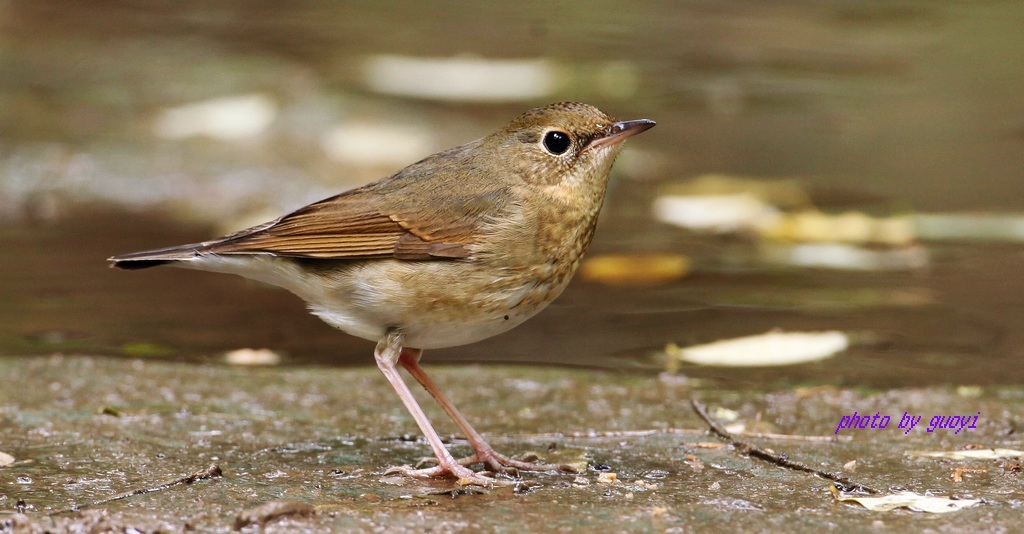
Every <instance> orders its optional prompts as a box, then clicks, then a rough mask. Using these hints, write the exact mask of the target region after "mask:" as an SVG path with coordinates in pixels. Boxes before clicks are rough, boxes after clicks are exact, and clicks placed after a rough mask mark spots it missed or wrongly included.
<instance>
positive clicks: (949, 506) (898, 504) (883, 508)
mask: <svg viewBox="0 0 1024 534" xmlns="http://www.w3.org/2000/svg"><path fill="white" fill-rule="evenodd" d="M830 488H831V490H832V495H833V496H835V498H836V500H838V501H843V502H850V501H852V502H855V503H857V504H859V505H861V506H863V507H864V508H867V509H868V510H872V511H875V512H888V511H891V510H895V509H897V508H907V509H909V510H912V511H915V512H927V513H931V514H944V513H948V512H956V511H959V510H963V509H964V508H970V507H971V506H974V505H975V504H978V503H980V502H981V500H980V499H950V498H947V497H931V496H928V495H920V494H917V493H914V492H912V491H902V492H900V493H896V494H893V495H886V496H884V497H854V496H851V495H847V494H844V493H842V492H840V491H839V490H837V489H835V487H830Z"/></svg>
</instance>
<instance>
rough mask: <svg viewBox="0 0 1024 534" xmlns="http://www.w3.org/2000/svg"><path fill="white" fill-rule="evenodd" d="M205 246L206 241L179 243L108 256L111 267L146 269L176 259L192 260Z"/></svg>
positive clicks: (172, 261)
mask: <svg viewBox="0 0 1024 534" xmlns="http://www.w3.org/2000/svg"><path fill="white" fill-rule="evenodd" d="M203 248H204V243H193V244H190V245H179V246H176V247H167V248H158V249H153V250H143V251H141V252H132V253H129V254H121V255H118V256H113V257H110V258H107V261H109V262H110V266H111V267H117V268H118V269H128V270H132V269H146V268H148V267H156V266H157V265H166V264H168V263H174V262H176V261H182V260H190V259H192V258H195V257H196V255H198V253H199V251H200V250H201V249H203Z"/></svg>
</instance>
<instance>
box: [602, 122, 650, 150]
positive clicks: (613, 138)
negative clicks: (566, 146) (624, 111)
mask: <svg viewBox="0 0 1024 534" xmlns="http://www.w3.org/2000/svg"><path fill="white" fill-rule="evenodd" d="M655 124H657V123H656V122H654V121H652V120H650V119H639V120H635V121H620V122H616V123H615V124H613V125H611V126H610V127H609V128H608V130H606V131H605V134H604V137H598V138H597V139H594V140H593V141H591V142H590V146H591V147H594V148H599V147H602V146H606V145H617V144H619V143H621V142H623V141H625V140H626V139H629V138H630V137H633V136H634V135H636V134H638V133H643V132H646V131H647V130H650V129H651V128H654V125H655Z"/></svg>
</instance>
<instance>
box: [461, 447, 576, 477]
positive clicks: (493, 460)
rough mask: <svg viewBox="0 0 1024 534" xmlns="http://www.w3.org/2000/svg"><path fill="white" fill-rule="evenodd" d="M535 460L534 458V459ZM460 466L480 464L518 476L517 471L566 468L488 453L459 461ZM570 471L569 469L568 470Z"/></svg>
mask: <svg viewBox="0 0 1024 534" xmlns="http://www.w3.org/2000/svg"><path fill="white" fill-rule="evenodd" d="M534 458H536V457H534ZM459 463H460V464H461V465H473V464H476V463H481V464H483V465H484V468H485V469H487V470H488V471H492V472H495V473H502V474H506V475H511V476H513V477H518V476H519V471H553V470H557V471H564V470H565V469H564V468H566V467H568V466H560V465H548V464H542V463H537V462H533V461H528V460H517V459H515V458H510V457H508V456H505V455H504V454H501V453H499V452H494V451H493V450H492V451H488V452H486V453H479V452H477V453H473V454H471V455H469V456H467V457H465V458H462V459H460V460H459ZM570 469H571V468H570Z"/></svg>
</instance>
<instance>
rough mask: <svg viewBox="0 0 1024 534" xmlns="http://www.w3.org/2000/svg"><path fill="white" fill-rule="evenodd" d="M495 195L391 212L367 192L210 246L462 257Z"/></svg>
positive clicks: (343, 255) (355, 255)
mask: <svg viewBox="0 0 1024 534" xmlns="http://www.w3.org/2000/svg"><path fill="white" fill-rule="evenodd" d="M492 197H493V195H482V196H473V197H466V196H463V195H459V194H453V195H450V196H449V198H445V199H443V200H444V201H443V202H440V203H437V205H436V206H425V207H418V206H416V203H410V202H402V203H401V204H402V205H397V206H394V207H393V209H386V208H383V207H381V205H382V202H380V198H379V197H377V196H376V193H375V192H374V191H373V190H372V189H369V188H360V189H356V190H353V191H349V192H347V193H342V194H341V195H338V196H335V197H331V198H328V199H325V200H322V201H320V202H317V203H314V204H310V205H309V206H306V207H304V208H301V209H299V210H297V211H295V212H293V213H291V214H288V215H285V216H284V217H282V218H280V219H278V220H277V221H274V222H272V223H269V224H266V225H262V226H257V227H254V228H251V229H249V230H244V231H242V232H239V233H237V234H233V235H229V236H227V237H225V238H223V239H220V240H217V241H214V242H211V243H208V244H206V246H205V247H204V250H202V252H210V253H214V254H255V253H269V254H276V255H279V256H292V257H304V258H321V259H370V258H396V259H402V260H431V259H459V258H466V257H468V256H469V249H468V245H469V244H471V243H472V242H473V240H474V236H475V230H476V228H477V225H478V224H479V222H480V220H481V217H483V216H485V215H484V214H486V213H487V212H488V210H489V209H491V208H492V207H493V198H492Z"/></svg>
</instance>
